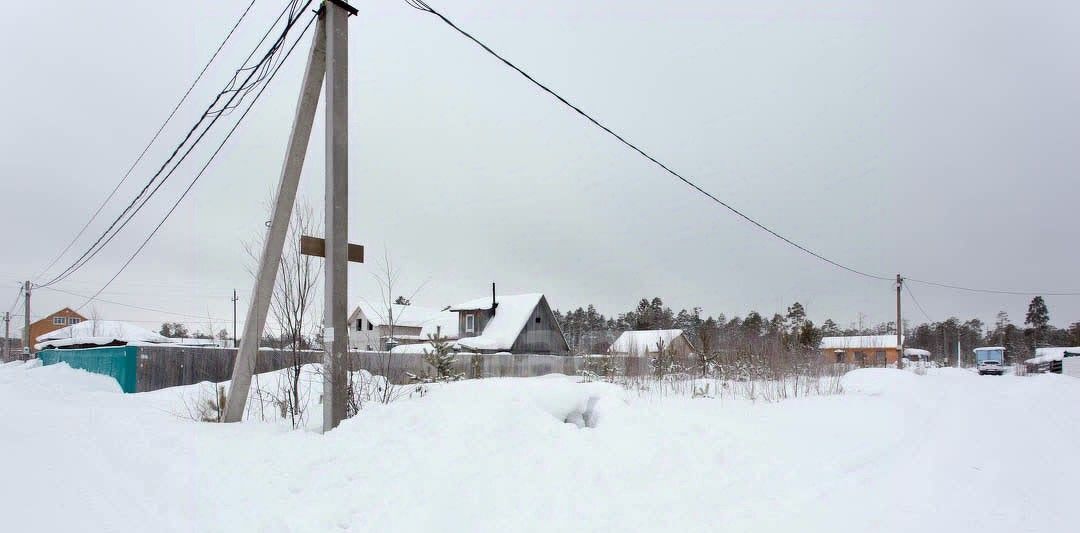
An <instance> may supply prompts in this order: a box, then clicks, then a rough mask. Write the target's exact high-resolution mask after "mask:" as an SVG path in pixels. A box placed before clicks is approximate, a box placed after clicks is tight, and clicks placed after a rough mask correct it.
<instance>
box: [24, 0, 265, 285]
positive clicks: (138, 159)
mask: <svg viewBox="0 0 1080 533" xmlns="http://www.w3.org/2000/svg"><path fill="white" fill-rule="evenodd" d="M253 5H255V0H251V3H249V4H248V5H247V7H246V8H244V12H243V13H241V14H240V18H238V19H236V23H234V24H233V26H232V28H231V29H229V33H227V34H226V35H225V39H224V40H222V41H221V44H219V45H218V47H217V49H216V50H214V53H213V54H212V55H211V56H210V59H209V60H208V61H207V62H206V64H205V65H203V68H202V70H200V71H199V73H198V75H196V76H195V80H193V81H192V82H191V85H190V86H188V88H187V90H186V91H184V94H183V96H181V97H180V101H178V102H176V105H175V106H173V108H172V111H170V112H169V116H167V117H165V122H162V123H161V126H159V127H158V129H157V131H156V132H154V136H153V137H151V138H150V142H148V143H146V146H145V147H143V149H142V152H140V153H139V157H136V158H135V162H134V163H132V164H131V166H130V167H128V169H127V172H125V173H124V175H123V177H121V178H120V181H119V182H118V183H117V184H116V186H115V187H113V189H112V191H111V192H109V194H108V196H106V197H105V200H104V201H102V202H101V205H99V206H98V207H97V210H95V211H94V214H92V215H90V220H87V221H86V223H85V224H83V227H82V228H81V229H80V230H79V232H78V233H76V234H75V237H74V238H72V239H71V242H69V243H68V244H67V246H65V247H64V249H63V250H60V253H59V254H57V255H56V257H54V258H53V260H52V261H50V262H49V264H48V265H46V266H45V268H43V269H42V270H41V272H40V273H39V274H38V275H36V276H34V279H40V278H41V277H42V276H43V275H45V273H46V272H48V271H49V269H50V268H52V267H53V265H55V264H56V262H57V261H59V260H60V258H61V257H63V256H64V254H66V253H67V252H68V250H70V249H71V247H72V246H74V245H75V243H76V242H78V240H79V237H82V235H83V233H85V232H86V229H87V228H89V227H90V224H91V223H93V222H94V220H96V219H97V216H98V215H100V214H101V211H102V210H103V209H104V208H105V205H106V204H108V203H109V201H110V200H112V198H113V196H115V195H116V191H118V190H120V186H121V185H123V184H124V182H126V181H127V179H128V177H129V176H131V172H132V171H134V170H135V167H136V166H137V165H138V164H139V162H141V161H142V159H143V157H145V156H146V153H147V152H149V151H150V147H151V146H153V145H154V142H156V141H157V139H158V137H159V136H161V132H162V131H164V130H165V126H167V125H168V124H169V122H170V121H171V120H172V118H173V116H175V115H176V112H177V111H178V110H179V109H180V106H182V105H183V104H184V102H185V101H187V98H188V96H189V95H190V94H191V91H192V90H193V89H194V88H195V85H197V84H198V83H199V81H200V80H202V77H203V75H204V74H206V70H207V69H209V68H210V65H211V64H212V63H213V62H214V60H215V59H217V56H218V54H219V53H220V52H221V49H222V48H224V47H225V43H228V42H229V38H231V37H232V35H233V33H234V32H236V28H237V27H239V26H240V23H241V22H243V21H244V18H245V17H247V14H248V12H249V11H251V6H253Z"/></svg>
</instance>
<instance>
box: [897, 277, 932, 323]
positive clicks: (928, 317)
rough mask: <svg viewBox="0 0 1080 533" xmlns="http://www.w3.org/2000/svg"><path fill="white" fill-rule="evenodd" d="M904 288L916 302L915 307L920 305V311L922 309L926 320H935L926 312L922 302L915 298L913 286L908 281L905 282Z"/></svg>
mask: <svg viewBox="0 0 1080 533" xmlns="http://www.w3.org/2000/svg"><path fill="white" fill-rule="evenodd" d="M904 281H908V280H906V279H905V280H904ZM904 290H906V291H907V293H908V296H910V297H911V301H912V302H915V307H918V308H919V311H922V314H923V316H925V317H926V320H927V321H928V322H933V321H934V319H932V318H930V314H929V313H927V312H926V309H923V306H922V304H920V303H919V300H918V299H916V298H915V293H913V292H911V287H910V286H909V285H908V284H907V283H905V284H904Z"/></svg>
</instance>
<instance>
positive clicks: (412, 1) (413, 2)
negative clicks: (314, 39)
mask: <svg viewBox="0 0 1080 533" xmlns="http://www.w3.org/2000/svg"><path fill="white" fill-rule="evenodd" d="M405 1H406V3H408V4H409V5H410V6H412V7H414V8H416V9H419V10H421V11H425V12H428V13H431V14H432V15H435V16H436V17H439V18H440V19H442V21H443V22H445V23H446V24H447V25H448V26H450V27H451V28H453V29H455V30H457V32H458V33H460V34H461V35H463V36H465V37H466V38H468V39H469V40H471V41H472V42H474V43H476V44H477V45H479V46H480V47H481V48H483V49H484V50H485V51H486V52H487V53H489V54H491V55H492V56H494V57H495V58H496V59H498V60H499V61H502V62H503V64H505V65H506V66H508V67H510V68H512V69H514V70H515V71H517V73H518V74H521V75H522V76H524V77H525V79H527V80H529V81H530V82H532V83H533V85H536V86H537V87H539V88H540V89H541V90H543V91H544V92H546V93H548V94H550V95H551V96H553V97H555V99H557V100H558V101H560V102H562V103H563V104H565V105H566V106H567V107H569V108H570V109H573V110H574V111H575V112H577V113H578V114H579V115H581V116H582V117H584V118H585V119H586V120H588V121H589V122H591V123H593V125H595V126H597V127H598V128H600V129H602V130H604V131H605V132H607V133H608V134H610V135H611V136H612V137H615V139H617V140H618V141H619V142H621V143H622V144H624V145H626V146H627V147H628V148H630V149H631V150H633V151H635V152H637V153H638V154H640V155H641V156H642V157H644V158H646V159H648V160H649V161H651V162H653V163H654V164H656V165H657V166H659V167H660V168H661V169H663V170H664V171H665V172H667V173H668V174H670V175H672V176H674V177H675V178H677V179H678V180H679V181H681V182H683V183H684V184H686V185H687V186H689V187H690V188H691V189H693V190H695V191H697V192H698V193H700V194H702V195H704V196H705V197H707V198H709V199H710V200H712V201H713V202H716V203H717V204H720V205H721V206H723V207H724V208H726V209H727V210H728V211H731V212H732V213H735V214H736V215H738V216H739V217H741V218H742V219H743V220H746V221H747V222H749V223H751V224H753V225H754V226H757V227H758V228H759V229H761V230H764V231H765V232H767V233H769V234H770V235H772V236H773V237H776V238H778V239H780V240H781V241H784V242H785V243H787V244H789V245H791V246H793V247H795V248H796V249H798V250H801V251H802V252H804V253H807V254H809V255H811V256H814V257H816V258H818V259H820V260H822V261H824V262H826V263H829V264H830V265H833V266H835V267H838V268H841V269H843V270H846V271H848V272H851V273H854V274H858V275H860V276H865V277H868V278H872V279H877V280H882V281H892V278H890V277H887V276H879V275H876V274H870V273H868V272H864V271H862V270H858V269H856V268H853V267H850V266H847V265H845V264H843V263H840V262H838V261H834V260H832V259H829V258H828V257H825V256H823V255H821V254H819V253H817V252H815V251H813V250H811V249H809V248H807V247H805V246H803V245H801V244H799V243H797V242H795V241H793V240H791V239H789V238H787V237H785V236H783V235H781V234H780V233H778V232H776V231H775V230H773V229H771V228H769V227H768V226H766V225H764V224H762V223H761V222H758V221H757V220H754V219H753V218H752V217H750V216H749V215H747V214H745V213H743V212H742V211H740V210H738V209H736V208H735V207H732V206H731V205H730V204H728V203H727V202H725V201H723V200H721V199H719V198H717V197H716V196H714V195H713V194H712V193H710V192H708V191H706V190H705V189H703V188H701V187H700V186H699V185H698V184H696V183H694V182H693V181H691V180H690V179H689V178H687V177H685V176H683V175H682V174H680V173H678V172H676V171H674V170H672V169H671V167H669V166H667V165H666V164H664V163H662V162H661V161H660V160H659V159H657V158H655V157H653V156H652V155H649V153H648V152H646V151H645V150H643V149H641V148H638V146H637V145H635V144H634V143H632V142H630V141H628V140H626V139H625V138H624V137H623V136H621V135H619V134H618V133H615V132H614V131H613V130H612V129H611V128H609V127H607V126H605V125H604V124H602V123H601V122H600V121H599V120H597V119H595V118H593V117H592V115H590V114H588V113H586V112H585V111H583V110H582V109H581V108H580V107H578V106H576V105H574V104H572V103H570V101H569V100H567V99H566V98H564V97H562V96H561V95H560V94H559V93H556V92H555V91H553V90H551V89H550V88H548V87H547V86H546V85H544V84H543V83H540V82H539V81H537V80H536V78H533V77H532V76H531V75H529V73H527V72H525V71H524V70H522V69H521V68H520V67H518V66H517V65H515V64H513V63H511V62H510V61H509V60H508V59H506V58H504V57H503V56H501V55H499V54H498V52H495V51H494V50H492V49H491V48H490V47H489V46H488V45H486V44H484V43H483V42H481V41H480V40H479V39H477V38H476V37H473V36H472V34H470V33H469V32H467V31H465V30H463V29H461V28H460V27H458V26H457V24H454V23H453V22H452V21H450V19H448V18H446V17H445V16H444V15H443V14H442V13H439V12H438V11H436V10H435V9H434V8H432V7H431V6H429V5H428V4H427V3H425V2H424V1H423V0H405Z"/></svg>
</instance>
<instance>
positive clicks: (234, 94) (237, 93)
mask: <svg viewBox="0 0 1080 533" xmlns="http://www.w3.org/2000/svg"><path fill="white" fill-rule="evenodd" d="M297 2H298V0H291V1H290V2H289V3H288V4H287V5H286V6H285V9H283V10H282V12H281V14H280V15H278V18H277V19H275V21H274V23H273V24H272V25H271V26H270V28H269V29H268V30H267V32H266V33H265V34H264V35H263V38H262V39H261V40H260V41H259V43H258V44H257V45H256V46H255V48H254V49H253V50H252V51H251V53H250V54H248V58H247V59H245V60H244V62H243V63H242V64H241V65H244V64H246V63H247V62H248V61H249V60H250V59H251V57H253V56H254V54H255V52H256V51H257V50H258V48H259V47H260V46H261V45H262V43H263V42H264V41H265V40H266V37H267V36H268V35H269V34H270V31H271V30H272V29H273V28H274V27H275V26H276V25H277V23H278V21H280V20H281V16H282V15H284V14H285V13H286V12H291V11H292V10H294V9H295V4H296V3H297ZM310 3H311V0H308V1H307V3H305V4H304V7H305V8H306V7H307V6H308V5H310ZM297 18H298V17H290V18H289V19H288V22H287V24H286V26H285V28H284V29H283V31H282V33H281V35H279V36H278V38H277V39H276V40H275V41H274V44H273V45H272V46H271V47H270V49H269V50H268V51H267V52H266V53H265V54H264V55H263V57H262V58H261V59H260V60H259V61H258V62H257V63H256V64H254V65H252V66H250V67H244V66H241V68H239V69H237V71H236V72H235V73H234V74H233V77H232V79H231V80H230V82H229V83H228V84H227V85H226V88H225V89H223V90H222V91H220V92H219V93H218V94H217V95H216V96H215V97H214V99H213V101H212V102H211V103H210V105H209V106H208V107H207V109H206V110H205V111H204V112H203V114H202V116H201V117H199V120H198V121H196V123H195V125H194V126H192V127H191V129H189V130H188V132H187V133H186V134H185V135H184V138H183V139H182V140H181V141H180V143H179V144H178V145H177V146H176V148H174V149H173V151H172V153H171V154H170V155H169V157H168V158H167V159H166V160H165V162H164V163H162V165H161V166H160V167H159V168H158V170H157V172H155V173H154V175H153V176H151V177H150V180H149V181H147V183H146V184H145V185H144V186H143V188H142V190H140V191H139V193H138V194H137V195H136V196H135V198H133V199H132V200H131V202H130V203H129V204H128V205H127V206H126V207H125V208H124V210H123V211H122V212H121V213H120V215H119V216H117V217H116V219H115V220H113V222H112V223H111V224H110V225H109V227H107V228H106V229H105V231H104V232H103V233H102V234H101V236H99V237H98V238H97V240H96V241H94V243H93V244H92V245H90V247H89V248H88V249H87V250H86V252H84V253H83V254H82V255H81V256H80V257H79V258H78V259H76V260H75V262H74V263H72V264H71V265H70V266H68V268H66V269H64V271H62V272H61V273H60V274H58V275H56V276H55V277H53V278H52V279H51V280H49V281H47V282H45V283H43V284H41V285H42V286H48V285H52V284H54V283H57V282H59V281H62V280H63V279H65V278H67V277H68V276H70V275H71V274H72V273H74V272H75V271H77V270H79V269H80V268H82V267H83V266H84V265H85V264H86V263H87V262H89V261H90V260H92V259H93V258H94V257H95V256H96V255H97V254H98V253H99V252H100V251H101V250H102V249H103V248H104V247H105V246H106V245H108V244H109V242H111V241H112V240H113V238H115V237H116V235H117V234H119V232H120V231H121V230H122V229H123V228H124V227H126V226H127V224H128V223H130V222H131V220H132V219H133V218H134V217H135V215H136V214H138V213H139V211H141V210H142V208H143V207H145V206H146V204H147V203H148V202H149V201H150V198H151V197H153V196H154V195H155V194H156V193H157V191H158V190H160V188H161V187H162V185H164V183H165V182H166V181H167V180H168V179H169V178H170V177H171V176H172V174H173V173H174V172H176V169H177V168H179V166H180V164H182V163H183V162H184V160H185V159H187V157H188V155H190V154H191V152H192V151H193V150H194V149H195V147H196V146H197V145H198V144H199V142H200V141H201V140H202V139H203V137H204V136H205V135H206V134H207V133H208V132H209V131H210V129H211V128H212V127H213V126H214V124H216V123H217V121H218V120H219V119H220V118H221V117H222V114H221V113H217V114H213V110H214V109H215V107H216V106H217V104H218V102H219V101H220V100H221V99H222V98H223V97H224V96H225V95H226V94H230V93H231V96H230V97H229V99H228V100H227V101H226V102H225V104H224V105H225V107H228V106H229V105H231V104H232V103H233V102H234V101H236V99H237V98H238V97H239V98H240V99H241V100H242V99H243V96H244V95H245V94H246V93H242V92H241V91H242V90H243V89H244V88H245V87H247V86H248V85H249V83H252V82H251V80H252V78H254V77H255V76H256V75H257V74H258V73H259V69H260V67H261V66H262V65H264V64H265V63H266V62H267V61H272V58H273V56H274V55H275V54H277V53H278V51H279V50H280V49H281V46H282V44H283V43H284V40H285V36H286V35H287V34H288V33H289V30H291V29H292V26H293V25H294V24H295V22H296V20H297ZM244 71H250V72H249V73H248V74H247V77H245V78H244V80H243V81H242V82H241V83H240V86H239V88H234V84H235V83H236V80H237V79H238V78H239V76H240V74H241V73H242V72H244ZM263 78H264V76H260V77H259V80H257V81H256V82H255V83H258V81H261V80H262V79H263ZM211 116H212V117H213V118H212V119H211V121H210V123H209V124H208V125H207V126H206V127H205V128H204V129H203V130H202V132H201V133H200V134H199V135H198V136H197V137H196V138H195V140H194V141H192V144H191V145H190V146H188V148H187V150H186V151H185V152H184V154H183V155H182V156H181V157H180V158H179V159H178V160H177V161H176V162H175V164H173V167H172V169H171V170H170V171H169V172H168V173H167V174H165V176H164V177H163V178H162V179H161V181H157V178H158V177H159V176H161V174H162V172H164V171H165V169H166V168H167V167H168V166H169V164H170V163H171V162H172V161H173V159H174V158H175V157H176V155H177V154H178V153H179V152H180V151H181V149H183V148H184V146H185V145H187V142H188V140H190V139H191V137H192V135H194V134H195V132H196V131H198V130H199V127H200V126H201V125H202V123H203V121H204V120H206V119H207V118H209V117H211ZM155 182H157V184H156V185H155ZM151 187H153V190H150V188H151ZM148 190H150V193H149V194H146V193H147V191H148ZM144 194H146V197H145V198H143V195H144ZM133 208H134V211H132V209H133ZM129 212H131V214H130V215H128V213H129ZM125 216H127V218H126V219H125ZM121 220H123V223H120V221H121ZM118 223H120V225H119V227H117V224H118ZM114 228H115V230H116V231H113V229H114ZM103 241H104V242H103ZM99 245H100V246H99Z"/></svg>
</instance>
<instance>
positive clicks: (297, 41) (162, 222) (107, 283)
mask: <svg viewBox="0 0 1080 533" xmlns="http://www.w3.org/2000/svg"><path fill="white" fill-rule="evenodd" d="M310 3H311V0H308V3H307V4H310ZM307 4H305V7H306V6H307ZM317 18H318V15H316V16H313V17H311V19H309V20H308V23H307V24H306V25H305V26H304V29H303V30H301V32H300V35H299V36H297V38H296V40H295V41H293V44H292V46H290V47H289V49H288V51H287V52H286V53H285V56H284V58H288V57H289V56H290V55H292V52H293V50H295V49H296V45H297V44H299V43H300V41H301V40H303V38H304V35H305V34H306V33H307V31H308V29H310V28H311V24H312V23H313V22H315V20H316V19H317ZM290 28H291V24H290ZM287 34H288V28H286V31H285V33H284V34H282V37H284V36H285V35H287ZM284 58H283V59H284ZM283 64H284V61H282V62H281V63H279V64H278V65H277V68H275V69H274V71H273V72H272V73H271V74H270V76H269V78H268V79H267V81H266V83H265V84H263V85H262V87H261V88H260V89H259V91H258V92H257V93H256V94H255V97H254V98H253V99H252V100H251V103H250V104H248V107H247V109H245V110H244V113H243V114H242V115H240V118H238V119H237V120H236V123H234V124H233V126H232V128H231V129H230V130H229V132H228V133H227V134H226V135H225V138H224V139H222V140H221V143H219V144H218V147H217V149H215V150H214V152H213V153H212V154H210V158H209V159H207V161H206V163H205V164H203V166H202V168H201V169H199V172H198V173H197V174H196V175H195V177H194V178H193V179H192V180H191V183H189V184H188V186H187V188H186V189H184V192H183V193H182V194H181V195H180V197H179V198H177V200H176V202H174V203H173V205H172V207H170V208H169V210H168V211H167V212H166V213H165V216H164V217H162V219H161V221H160V222H158V224H157V225H156V226H154V229H153V230H152V231H151V232H150V234H149V235H147V236H146V239H144V240H143V242H142V244H140V245H139V247H138V248H137V249H136V250H135V253H133V254H131V257H129V258H128V259H127V261H125V262H124V264H123V265H121V266H120V269H119V270H117V271H116V273H115V274H113V276H112V277H111V278H109V281H107V282H106V283H105V285H103V286H102V287H101V288H100V289H98V290H97V292H95V293H94V294H93V296H90V297H89V298H87V300H86V302H84V303H83V304H82V305H80V306H79V309H82V308H83V307H86V305H87V304H89V303H90V302H91V301H93V300H95V299H96V298H97V297H98V295H100V294H101V292H102V291H104V290H105V289H106V288H108V286H109V285H111V284H112V282H113V281H116V278H117V277H119V276H120V274H121V273H122V272H123V271H124V269H126V268H127V267H128V265H130V264H131V262H132V261H134V260H135V258H136V257H138V255H139V253H140V252H142V250H143V248H145V247H146V245H147V244H148V243H149V242H150V239H152V238H153V237H154V235H156V234H157V232H158V230H160V229H161V226H163V225H164V224H165V222H166V221H167V220H169V217H170V216H171V215H172V214H173V212H174V211H175V210H176V208H177V207H178V206H179V205H180V202H182V201H183V200H184V198H185V197H187V195H188V193H189V192H191V189H192V188H193V187H194V186H195V183H197V182H198V181H199V178H201V177H202V175H203V173H204V172H206V169H207V168H208V167H209V166H210V164H211V163H212V162H213V161H214V158H216V157H217V155H218V153H220V152H221V149H222V148H224V147H225V143H227V142H228V141H229V139H230V138H231V137H232V135H233V133H235V132H236V129H237V128H238V127H239V126H240V123H241V122H243V120H244V117H246V116H247V115H248V113H249V112H251V109H252V108H253V107H255V103H256V102H258V101H259V97H260V96H262V94H263V91H265V90H266V88H267V87H269V85H270V81H272V80H273V79H274V77H275V76H276V75H277V73H278V71H280V70H281V66H282V65H283ZM102 301H104V300H102Z"/></svg>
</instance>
